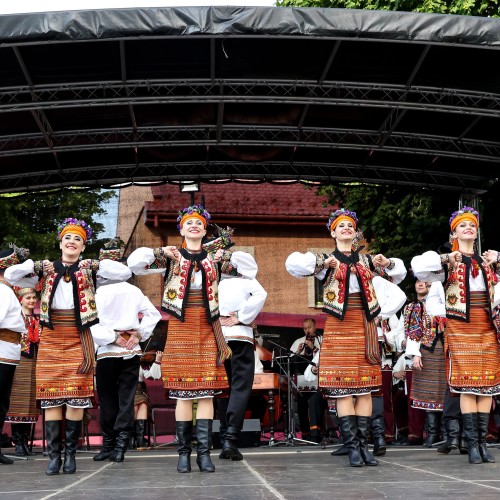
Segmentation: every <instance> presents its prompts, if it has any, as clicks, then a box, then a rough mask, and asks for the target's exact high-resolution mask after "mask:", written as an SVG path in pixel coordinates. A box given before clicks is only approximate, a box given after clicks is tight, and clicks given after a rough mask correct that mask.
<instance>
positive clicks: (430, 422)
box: [423, 411, 441, 448]
mask: <svg viewBox="0 0 500 500" xmlns="http://www.w3.org/2000/svg"><path fill="white" fill-rule="evenodd" d="M440 426H441V412H439V411H428V412H427V414H426V416H425V427H426V429H427V437H426V438H425V440H424V443H423V445H424V446H425V447H426V448H432V445H433V444H434V443H437V442H439V428H440Z"/></svg>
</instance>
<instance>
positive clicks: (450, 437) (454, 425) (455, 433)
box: [437, 419, 460, 455]
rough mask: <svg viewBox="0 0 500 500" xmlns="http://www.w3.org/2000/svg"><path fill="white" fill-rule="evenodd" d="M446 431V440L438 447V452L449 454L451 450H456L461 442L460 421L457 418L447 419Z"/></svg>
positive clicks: (445, 422) (445, 423)
mask: <svg viewBox="0 0 500 500" xmlns="http://www.w3.org/2000/svg"><path fill="white" fill-rule="evenodd" d="M444 429H445V432H446V441H445V442H444V443H443V444H442V445H441V446H439V447H438V449H437V452H438V453H442V454H444V455H448V453H450V451H452V450H456V449H457V448H458V445H459V444H460V439H459V437H460V423H459V421H458V420H456V419H447V420H445V421H444Z"/></svg>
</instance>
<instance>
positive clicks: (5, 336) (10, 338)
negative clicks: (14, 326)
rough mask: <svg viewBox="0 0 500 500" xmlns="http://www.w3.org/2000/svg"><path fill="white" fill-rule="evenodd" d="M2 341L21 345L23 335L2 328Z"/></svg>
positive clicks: (0, 333)
mask: <svg viewBox="0 0 500 500" xmlns="http://www.w3.org/2000/svg"><path fill="white" fill-rule="evenodd" d="M0 340H3V341H4V342H9V343H10V344H19V343H21V334H20V333H19V332H14V331H12V330H9V329H7V328H0Z"/></svg>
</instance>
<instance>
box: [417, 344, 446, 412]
mask: <svg viewBox="0 0 500 500" xmlns="http://www.w3.org/2000/svg"><path fill="white" fill-rule="evenodd" d="M420 352H421V354H422V365H423V368H422V370H413V380H412V386H411V393H410V399H411V400H412V403H411V405H412V407H413V408H421V409H423V410H427V411H432V410H434V411H443V404H444V393H445V392H446V362H445V359H444V348H443V343H442V342H441V340H438V341H437V343H436V346H435V347H434V351H433V352H430V351H428V350H427V349H424V348H421V349H420Z"/></svg>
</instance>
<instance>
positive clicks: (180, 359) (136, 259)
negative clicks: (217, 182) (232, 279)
mask: <svg viewBox="0 0 500 500" xmlns="http://www.w3.org/2000/svg"><path fill="white" fill-rule="evenodd" d="M209 220H210V214H209V213H208V212H207V211H206V210H205V209H204V208H203V207H202V206H201V205H193V206H190V207H188V208H185V209H184V210H182V211H180V212H179V217H178V218H177V222H178V226H177V227H178V229H179V230H180V234H181V235H182V236H183V238H184V243H183V248H181V249H180V250H179V249H177V248H176V247H175V246H166V247H161V248H156V249H154V250H153V249H150V248H144V247H143V248H138V249H137V250H135V251H134V252H132V253H131V254H130V256H129V258H128V260H127V264H128V266H129V268H130V269H131V270H132V272H133V273H135V274H147V273H150V272H160V273H165V291H164V294H163V300H162V308H163V310H165V311H166V312H168V313H169V314H170V315H171V318H170V320H169V323H168V334H167V342H166V344H165V350H164V355H163V362H162V379H163V382H164V387H165V389H167V390H168V391H169V392H168V395H169V397H170V398H174V399H177V406H176V410H175V419H176V432H177V438H178V440H179V448H178V452H179V462H178V465H177V470H178V471H179V472H190V471H191V463H190V455H191V438H192V432H193V401H194V400H195V399H197V400H198V408H197V414H196V440H197V442H198V449H197V455H198V456H197V459H196V463H197V464H198V467H199V468H200V471H202V472H213V471H214V470H215V467H214V465H213V463H212V461H211V459H210V447H211V437H212V421H213V411H214V410H213V401H212V398H213V397H214V395H216V394H219V393H221V392H222V390H225V389H227V388H228V378H227V375H226V372H225V369H224V360H225V359H228V358H229V357H230V355H231V350H230V349H229V348H228V346H227V344H226V342H225V341H224V336H223V334H222V329H221V325H220V321H219V305H218V281H219V276H220V273H221V272H224V273H227V274H230V273H231V269H234V268H235V267H237V262H235V259H234V258H232V256H231V253H230V252H228V251H223V250H221V249H219V250H216V251H215V248H214V245H213V244H211V246H210V250H214V251H210V252H207V250H205V249H204V248H203V246H202V241H203V239H204V237H205V235H206V233H207V225H208V221H209ZM214 252H215V253H214Z"/></svg>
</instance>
